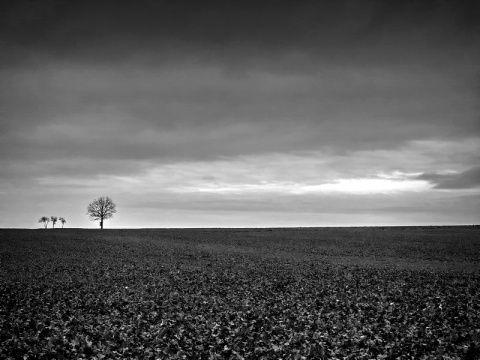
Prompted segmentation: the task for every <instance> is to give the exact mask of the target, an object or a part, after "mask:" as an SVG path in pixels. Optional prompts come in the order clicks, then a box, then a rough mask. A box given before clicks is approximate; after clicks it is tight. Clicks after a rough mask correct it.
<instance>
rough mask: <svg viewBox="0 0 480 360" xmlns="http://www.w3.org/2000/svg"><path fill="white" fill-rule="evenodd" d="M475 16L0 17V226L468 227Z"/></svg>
mask: <svg viewBox="0 0 480 360" xmlns="http://www.w3.org/2000/svg"><path fill="white" fill-rule="evenodd" d="M479 16H480V5H479V2H478V1H474V0H472V1H453V0H452V1H446V0H443V1H380V0H378V1H374V0H371V1H362V0H357V1H355V0H351V1H346V0H345V1H332V2H326V1H325V2H324V1H293V0H292V1H281V0H279V1H273V0H272V1H262V2H259V1H220V0H218V1H173V0H172V1H146V0H145V1H48V0H47V1H18V0H15V1H14V0H8V1H2V2H1V3H0V128H1V129H2V131H1V132H0V169H1V170H0V204H1V205H0V226H1V227H38V226H39V224H37V220H38V219H39V218H40V217H41V216H44V215H48V216H50V215H56V216H64V217H65V218H66V219H67V224H66V225H67V226H70V227H97V226H98V224H94V223H90V222H89V221H88V219H87V217H86V215H85V211H86V207H87V205H88V203H89V202H90V201H91V200H93V199H94V198H96V197H98V196H102V195H109V196H110V197H112V198H113V199H114V201H115V202H117V205H118V214H117V215H116V216H115V217H114V218H113V220H110V221H109V222H108V223H107V224H106V226H107V227H109V226H110V227H208V226H246V227H248V226H324V225H326V226H333V225H342V226H349V225H409V224H411V225H416V224H426V225H428V224H472V223H478V219H479V218H480V217H479V215H480V206H479V204H480V201H479V200H480V171H479V169H480V168H479V164H480V161H479V160H480V67H479V65H478V64H480V25H479V22H478V21H477V20H478V18H479Z"/></svg>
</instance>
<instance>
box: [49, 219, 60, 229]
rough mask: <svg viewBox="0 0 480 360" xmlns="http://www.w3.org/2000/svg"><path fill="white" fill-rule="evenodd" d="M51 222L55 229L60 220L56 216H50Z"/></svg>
mask: <svg viewBox="0 0 480 360" xmlns="http://www.w3.org/2000/svg"><path fill="white" fill-rule="evenodd" d="M50 220H52V228H53V229H55V224H56V223H57V220H58V218H57V217H56V216H50Z"/></svg>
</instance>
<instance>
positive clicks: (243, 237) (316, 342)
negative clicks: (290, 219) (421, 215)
mask: <svg viewBox="0 0 480 360" xmlns="http://www.w3.org/2000/svg"><path fill="white" fill-rule="evenodd" d="M479 235H480V228H479V227H474V226H471V227H397V228H389V227H387V228H301V229H282V228H278V229H136V230H103V231H101V230H85V229H55V230H52V229H48V230H43V229H42V230H0V358H2V359H53V358H65V359H125V358H128V359H262V358H263V359H479V358H480V236H479Z"/></svg>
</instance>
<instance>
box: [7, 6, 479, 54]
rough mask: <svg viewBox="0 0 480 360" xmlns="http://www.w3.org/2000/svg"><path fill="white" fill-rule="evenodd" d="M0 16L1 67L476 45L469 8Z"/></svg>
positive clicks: (53, 10) (28, 9)
mask: <svg viewBox="0 0 480 360" xmlns="http://www.w3.org/2000/svg"><path fill="white" fill-rule="evenodd" d="M0 11H1V13H2V22H1V27H0V33H2V34H3V35H2V45H3V47H4V48H6V49H7V50H8V52H7V53H4V54H3V57H4V58H7V59H8V57H9V55H13V56H15V55H19V56H20V55H22V54H23V55H24V54H25V50H31V51H33V54H32V55H35V54H37V55H38V54H42V53H44V54H48V55H51V56H56V57H69V58H74V59H78V57H79V56H80V57H84V58H86V59H92V60H101V59H105V60H108V61H112V60H115V61H117V60H119V59H122V57H127V58H128V57H130V56H132V55H135V53H136V52H138V51H145V52H148V53H157V55H158V57H156V59H157V60H162V59H168V58H170V56H171V55H172V54H169V51H172V49H174V48H176V49H177V50H179V49H182V50H184V51H186V52H189V51H191V50H194V51H200V50H203V51H204V52H203V55H204V56H206V57H208V56H212V57H218V56H219V55H220V58H221V57H226V58H229V59H228V61H231V60H233V59H234V58H235V57H238V56H240V57H242V52H245V51H246V52H248V53H249V55H250V54H251V52H255V53H257V55H260V56H262V55H264V54H265V53H268V52H274V53H278V52H291V51H293V50H299V51H305V52H307V53H315V54H318V55H321V56H322V57H326V58H329V57H331V58H332V59H336V60H340V59H341V60H342V61H345V60H346V59H345V57H344V55H345V52H348V50H349V49H351V50H353V51H355V50H358V49H361V48H362V47H364V46H365V45H366V44H368V45H371V44H372V43H375V44H377V46H378V49H377V51H375V53H374V54H370V56H369V59H368V60H369V61H371V60H372V58H371V55H375V56H376V57H378V60H381V59H382V58H386V57H388V58H389V61H392V60H393V59H394V56H396V55H399V54H401V53H402V52H403V49H405V48H406V47H407V48H408V46H411V45H414V46H416V47H417V49H419V47H418V45H419V43H418V41H419V40H420V42H424V41H428V42H429V44H428V45H429V46H430V48H431V50H434V49H435V48H442V47H443V44H444V43H445V41H449V40H451V39H448V38H449V37H452V36H453V37H454V38H455V40H457V41H459V42H460V43H461V42H462V41H467V42H468V41H469V39H470V40H471V38H472V37H475V36H476V39H478V34H475V31H474V30H478V28H479V26H478V21H476V16H478V14H479V5H478V2H477V1H475V0H471V1H420V2H417V1H394V2H385V1H380V0H370V1H355V0H346V1H331V2H325V1H313V0H311V1H286V0H277V1H275V0H274V1H260V2H259V1H248V0H247V1H220V0H216V1H191V0H188V1H182V0H180V1H150V0H144V1H58V0H54V1H52V0H46V1H31V0H29V1H26V0H23V1H20V0H7V1H3V2H2V5H1V8H0ZM412 35H416V36H415V37H409V36H412ZM445 36H446V37H447V38H445ZM423 45H427V44H423ZM459 45H460V46H461V44H459ZM390 52H392V53H390ZM357 55H358V57H359V59H360V58H361V57H362V54H361V53H357ZM410 55H412V54H403V56H406V57H408V56H410ZM15 60H18V57H16V59H15ZM23 60H25V59H23ZM398 60H399V61H401V62H403V60H401V59H398ZM430 61H435V59H430Z"/></svg>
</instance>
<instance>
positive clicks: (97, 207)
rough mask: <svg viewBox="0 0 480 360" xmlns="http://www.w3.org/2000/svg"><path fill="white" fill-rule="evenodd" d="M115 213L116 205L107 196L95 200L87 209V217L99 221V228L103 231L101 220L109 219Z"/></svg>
mask: <svg viewBox="0 0 480 360" xmlns="http://www.w3.org/2000/svg"><path fill="white" fill-rule="evenodd" d="M116 212H117V210H116V205H115V204H114V202H113V201H112V199H110V198H109V197H108V196H101V197H99V198H98V199H95V200H94V201H93V202H92V203H90V204H89V205H88V207H87V215H88V216H89V217H90V220H100V228H102V229H103V220H106V219H110V218H112V217H113V214H115V213H116Z"/></svg>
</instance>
